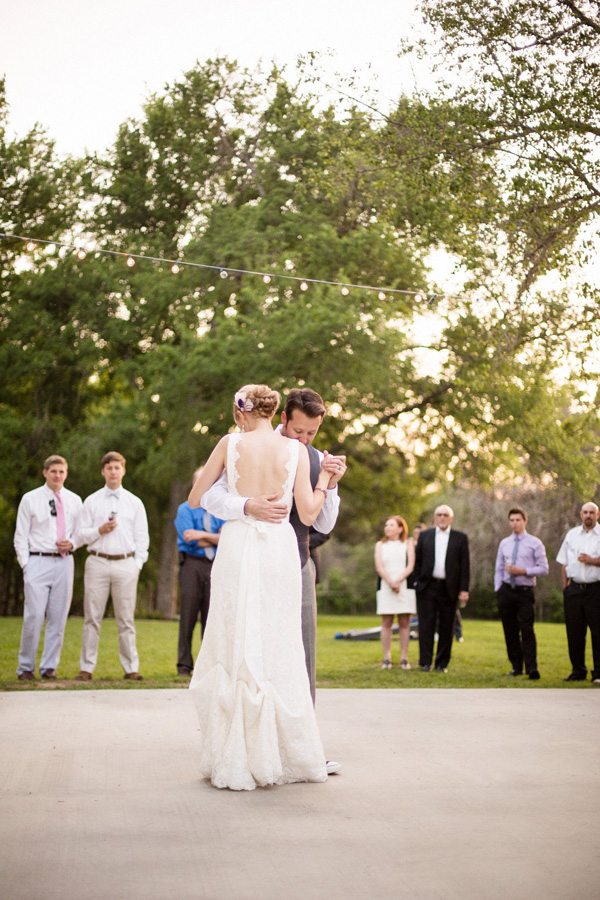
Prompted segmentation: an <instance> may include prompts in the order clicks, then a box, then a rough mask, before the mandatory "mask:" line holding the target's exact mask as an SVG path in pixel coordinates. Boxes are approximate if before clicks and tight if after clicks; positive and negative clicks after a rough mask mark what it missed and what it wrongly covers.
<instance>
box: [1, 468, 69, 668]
mask: <svg viewBox="0 0 600 900" xmlns="http://www.w3.org/2000/svg"><path fill="white" fill-rule="evenodd" d="M43 473H44V478H45V480H46V483H45V484H43V485H42V487H39V488H36V489H35V490H33V491H29V492H28V493H27V494H25V496H24V497H23V499H22V500H21V502H20V504H19V511H18V513H17V527H16V530H15V539H14V543H15V550H16V551H17V558H18V560H19V563H20V565H21V567H22V569H23V583H24V587H25V608H24V611H23V629H22V631H21V646H20V648H19V663H18V667H17V675H18V677H19V679H20V680H21V681H31V680H33V679H34V678H35V661H36V656H37V650H38V645H39V642H40V635H41V633H42V627H43V625H44V618H45V619H46V634H45V637H44V650H43V653H42V659H41V661H40V675H41V677H42V678H45V679H55V678H56V670H57V668H58V664H59V661H60V651H61V649H62V644H63V637H64V631H65V624H66V621H67V615H68V613H69V607H70V606H71V599H72V597H73V568H74V567H73V556H72V551H73V550H74V549H75V547H76V546H77V545H76V544H75V542H74V538H73V533H74V531H75V526H76V523H77V517H78V516H79V511H80V509H81V497H78V496H77V494H74V493H73V492H72V491H68V490H67V489H66V488H65V487H63V485H64V483H65V479H66V477H67V474H68V467H67V461H66V459H64V457H62V456H49V457H48V459H47V460H46V462H45V463H44V469H43Z"/></svg>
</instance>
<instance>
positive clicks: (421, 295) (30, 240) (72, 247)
mask: <svg viewBox="0 0 600 900" xmlns="http://www.w3.org/2000/svg"><path fill="white" fill-rule="evenodd" d="M0 240H14V241H21V242H22V243H23V244H24V245H25V250H26V251H27V252H28V253H33V251H34V250H36V249H37V248H38V247H40V246H44V247H60V248H62V249H64V250H66V251H68V252H72V253H74V254H75V255H76V257H77V259H79V260H84V259H85V258H86V256H87V255H88V253H94V254H97V255H98V254H101V255H104V256H112V257H121V258H123V259H124V260H125V264H126V265H127V266H128V267H129V268H133V267H134V266H135V265H136V262H138V261H144V262H152V263H159V264H161V265H167V266H170V269H171V272H172V273H173V274H174V275H177V273H178V272H180V271H181V269H182V268H184V267H188V268H193V269H206V270H209V271H213V272H218V273H219V277H220V278H228V277H229V275H252V276H255V277H260V278H262V280H263V282H264V283H265V284H270V283H271V281H273V280H274V279H277V280H280V281H292V282H295V283H297V284H299V286H300V290H301V291H307V290H308V289H309V286H310V285H311V284H314V285H325V286H327V287H337V288H339V289H340V292H341V294H343V295H344V296H347V295H348V294H349V293H350V290H351V289H352V290H360V291H375V292H376V293H377V296H378V298H379V300H385V299H386V297H387V296H388V295H396V294H402V295H405V296H412V297H415V299H416V300H417V301H420V300H422V299H425V300H426V301H427V302H428V303H429V304H431V303H433V302H434V301H435V300H439V299H457V297H456V296H455V295H450V294H446V293H444V294H433V293H432V294H427V293H425V292H423V291H422V290H405V289H402V288H391V287H385V288H381V287H375V286H374V285H369V284H351V283H348V282H343V281H327V280H325V279H322V278H305V277H302V276H299V275H290V274H287V273H281V272H259V271H255V270H252V269H237V268H232V267H231V266H214V265H208V264H207V263H199V262H191V261H189V260H184V259H168V258H165V257H162V256H149V255H147V254H145V253H131V252H129V251H124V250H108V249H105V248H99V247H95V248H94V249H93V250H86V249H85V247H83V246H82V245H81V244H69V243H65V242H64V241H50V240H44V239H43V238H37V237H29V236H27V235H20V234H7V233H1V232H0ZM461 296H462V295H461Z"/></svg>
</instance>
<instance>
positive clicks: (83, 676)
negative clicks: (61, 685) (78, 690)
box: [75, 671, 92, 681]
mask: <svg viewBox="0 0 600 900" xmlns="http://www.w3.org/2000/svg"><path fill="white" fill-rule="evenodd" d="M91 680H92V673H91V672H83V671H81V672H80V673H79V675H76V676H75V681H91Z"/></svg>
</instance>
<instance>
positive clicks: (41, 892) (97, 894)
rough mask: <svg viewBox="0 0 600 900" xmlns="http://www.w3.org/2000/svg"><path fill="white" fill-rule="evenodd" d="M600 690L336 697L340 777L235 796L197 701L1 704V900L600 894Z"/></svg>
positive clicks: (4, 699) (333, 711) (105, 696)
mask: <svg viewBox="0 0 600 900" xmlns="http://www.w3.org/2000/svg"><path fill="white" fill-rule="evenodd" d="M599 704H600V691H593V690H562V691H559V690H550V689H548V690H524V689H521V690H509V689H506V690H438V689H431V690H421V691H419V690H417V689H415V690H408V689H407V690H398V691H395V690H363V691H361V690H329V691H327V690H321V691H320V692H318V697H317V713H318V718H319V723H320V728H321V734H322V737H323V742H324V745H325V748H326V751H327V755H328V756H329V757H331V758H333V759H337V760H340V761H341V762H342V763H343V770H342V772H341V774H340V775H337V776H331V777H330V778H329V780H328V782H327V784H323V785H320V784H316V785H310V784H300V785H288V786H285V787H279V788H270V789H266V790H260V789H259V790H256V791H252V792H249V793H246V792H243V793H233V792H229V791H219V790H216V789H215V788H212V787H211V786H210V783H208V782H206V781H204V780H202V779H201V778H200V777H199V776H198V772H197V767H196V766H197V740H198V737H197V724H196V716H195V710H194V708H193V706H192V703H191V698H190V696H189V694H188V692H187V691H185V690H180V691H177V690H154V691H151V690H123V691H72V692H71V691H48V690H45V691H41V690H38V691H35V692H14V693H4V694H0V783H1V793H0V797H1V806H0V854H1V859H0V896H1V897H2V900H169V898H173V900H337V898H344V900H348V898H356V900H363V898H364V900H380V898H381V900H389V898H401V900H404V898H406V900H454V898H456V900H500V898H502V900H506V898H510V900H538V898H539V900H554V898H556V900H597V898H598V897H600V861H599V853H600V813H599V805H600V804H599V800H600V707H599Z"/></svg>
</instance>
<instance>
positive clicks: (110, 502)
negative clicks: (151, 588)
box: [75, 452, 150, 681]
mask: <svg viewBox="0 0 600 900" xmlns="http://www.w3.org/2000/svg"><path fill="white" fill-rule="evenodd" d="M101 471H102V476H103V478H104V480H105V482H106V483H105V485H104V487H103V488H100V490H99V491H96V493H95V494H91V496H89V497H88V498H87V499H86V501H85V503H84V504H83V509H82V510H81V516H80V520H79V525H78V528H77V540H78V542H79V544H87V545H88V553H89V556H88V558H87V560H86V563H85V573H84V597H83V611H84V621H83V636H82V646H81V658H80V663H79V667H80V672H79V675H77V677H76V679H75V680H76V681H91V680H92V674H93V672H94V669H95V668H96V663H97V661H98V644H99V642H100V626H101V625H102V619H103V617H104V611H105V609H106V604H107V603H108V597H109V594H110V595H111V596H112V601H113V607H114V610H115V618H116V620H117V629H118V632H119V659H120V660H121V665H122V666H123V671H124V677H125V678H126V679H130V680H132V681H142V676H141V675H140V673H139V671H138V670H139V657H138V652H137V646H136V637H135V621H134V616H135V603H136V597H137V584H138V579H139V576H140V571H141V568H142V566H143V565H144V563H145V562H146V560H147V559H148V546H149V543H150V539H149V536H148V520H147V518H146V510H145V509H144V504H143V503H142V501H141V500H140V499H139V497H136V496H134V494H131V493H130V492H129V491H127V490H125V488H124V487H123V485H122V481H123V477H124V475H125V457H124V456H121V454H120V453H115V452H110V453H106V454H105V455H104V456H103V457H102V462H101Z"/></svg>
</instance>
